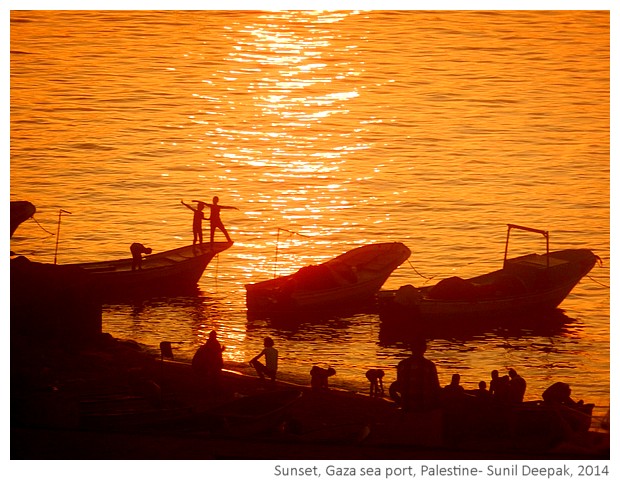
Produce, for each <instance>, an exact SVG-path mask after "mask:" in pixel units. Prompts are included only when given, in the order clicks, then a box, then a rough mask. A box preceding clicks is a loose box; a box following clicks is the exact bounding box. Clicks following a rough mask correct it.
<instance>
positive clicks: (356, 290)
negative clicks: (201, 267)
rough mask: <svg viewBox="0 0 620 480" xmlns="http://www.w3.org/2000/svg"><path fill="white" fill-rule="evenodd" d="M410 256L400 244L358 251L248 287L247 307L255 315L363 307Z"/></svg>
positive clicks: (368, 246) (393, 243) (389, 244)
mask: <svg viewBox="0 0 620 480" xmlns="http://www.w3.org/2000/svg"><path fill="white" fill-rule="evenodd" d="M409 255H411V251H410V250H409V248H407V247H406V246H405V245H404V244H402V243H399V242H391V243H377V244H371V245H364V246H361V247H357V248H354V249H353V250H350V251H348V252H346V253H343V254H342V255H339V256H337V257H335V258H333V259H331V260H329V261H327V262H325V263H322V264H320V265H309V266H306V267H303V268H301V269H300V270H298V271H297V272H296V273H294V274H292V275H286V276H282V277H278V278H274V279H272V280H266V281H264V282H259V283H254V284H248V285H246V286H245V288H246V304H247V307H248V310H249V311H250V312H255V313H258V312H263V313H285V312H300V311H304V310H306V309H312V310H320V309H324V308H328V307H334V306H337V307H344V306H346V305H360V304H362V303H363V302H368V301H371V300H373V299H374V295H375V294H376V293H377V292H378V291H379V289H380V288H381V286H382V285H383V284H384V283H385V281H386V280H387V279H388V277H389V276H390V275H391V274H392V272H393V271H394V270H395V269H396V268H397V267H398V266H399V265H400V264H402V263H403V262H404V261H405V260H406V259H407V258H409ZM306 311H307V310H306Z"/></svg>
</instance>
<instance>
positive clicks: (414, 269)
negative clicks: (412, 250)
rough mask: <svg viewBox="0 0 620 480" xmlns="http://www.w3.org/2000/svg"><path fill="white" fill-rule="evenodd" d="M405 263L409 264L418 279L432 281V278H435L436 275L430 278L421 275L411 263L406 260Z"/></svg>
mask: <svg viewBox="0 0 620 480" xmlns="http://www.w3.org/2000/svg"><path fill="white" fill-rule="evenodd" d="M407 263H408V264H409V266H410V267H411V268H412V269H413V271H414V272H415V273H417V274H418V275H419V276H420V277H422V278H426V280H432V279H433V278H435V277H436V276H437V275H433V276H432V277H427V276H425V275H422V274H421V273H420V272H418V271H417V269H416V268H415V267H414V266H413V263H411V260H407Z"/></svg>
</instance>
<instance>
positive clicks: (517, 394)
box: [508, 368, 527, 403]
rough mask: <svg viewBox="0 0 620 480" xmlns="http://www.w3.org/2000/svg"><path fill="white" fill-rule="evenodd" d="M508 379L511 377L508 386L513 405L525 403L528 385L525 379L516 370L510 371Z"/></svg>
mask: <svg viewBox="0 0 620 480" xmlns="http://www.w3.org/2000/svg"><path fill="white" fill-rule="evenodd" d="M508 377H510V383H509V384H508V385H509V389H508V390H509V397H510V401H511V402H513V403H521V402H523V397H524V396H525V388H526V385H527V384H526V382H525V379H524V378H523V377H522V376H521V375H519V374H518V373H517V371H516V370H515V369H514V368H511V369H509V370H508Z"/></svg>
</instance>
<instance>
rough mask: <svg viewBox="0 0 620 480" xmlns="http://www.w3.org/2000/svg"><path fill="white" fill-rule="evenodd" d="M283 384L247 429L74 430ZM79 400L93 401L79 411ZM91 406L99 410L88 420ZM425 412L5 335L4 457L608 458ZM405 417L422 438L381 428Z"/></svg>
mask: <svg viewBox="0 0 620 480" xmlns="http://www.w3.org/2000/svg"><path fill="white" fill-rule="evenodd" d="M286 390H288V391H290V390H296V391H299V392H301V399H300V400H298V401H297V402H295V403H293V404H292V405H291V406H290V407H288V408H287V410H286V415H285V416H283V417H282V418H278V419H277V421H274V422H272V424H265V425H262V426H261V428H262V430H260V431H259V430H256V431H251V432H250V433H241V432H243V431H245V430H247V428H246V427H247V425H241V428H240V429H237V428H236V427H235V428H228V426H226V429H220V430H212V429H211V430H209V429H207V430H209V431H205V430H204V429H202V430H201V429H190V430H185V431H182V432H179V431H176V430H170V429H167V428H162V429H159V428H157V427H153V426H152V428H147V429H134V428H129V427H131V426H128V425H125V424H124V423H123V422H120V423H118V424H115V425H113V426H112V425H111V424H110V425H107V424H103V425H102V424H97V427H96V428H84V423H83V422H84V419H85V418H91V419H92V418H98V419H99V420H100V419H101V418H107V417H106V416H105V415H108V414H109V415H110V416H109V418H117V417H118V413H119V411H121V410H123V411H124V410H126V409H127V408H131V411H132V412H133V413H132V415H130V416H128V417H127V418H134V414H140V415H147V414H149V415H153V416H152V417H151V418H152V419H153V421H154V422H155V423H158V422H159V421H161V418H162V416H164V415H167V414H169V413H170V412H172V411H177V410H180V409H185V410H191V411H193V412H204V411H208V410H209V409H211V408H214V407H217V406H218V405H222V404H226V403H228V402H230V401H232V400H234V399H238V398H243V397H248V396H253V395H259V394H261V393H266V392H270V391H286ZM103 400H105V401H103ZM130 402H132V403H131V404H130ZM85 405H87V406H88V408H90V409H92V411H90V410H89V411H87V412H86V416H85ZM119 409H120V410H119ZM175 409H176V410H175ZM92 412H96V413H97V414H99V413H101V412H103V413H105V415H98V416H94V417H93V416H92V415H91V414H92ZM89 415H91V416H89ZM425 417H426V418H423V417H420V418H417V419H413V420H412V419H411V418H406V417H404V416H403V414H402V412H400V411H399V410H398V409H397V408H396V406H395V404H394V403H393V402H391V401H390V400H387V399H385V398H371V397H369V396H367V395H364V394H360V393H354V392H349V391H344V390H339V389H330V390H329V391H326V392H313V391H312V390H311V389H310V388H309V387H308V386H306V385H296V384H293V383H289V382H282V381H277V382H276V384H275V385H271V384H270V383H267V384H265V383H263V382H260V381H259V380H258V378H256V377H255V376H251V375H245V374H243V373H241V372H232V371H225V372H224V373H223V377H222V383H221V390H220V392H219V393H218V394H217V395H214V394H213V392H212V391H210V390H208V389H206V388H205V386H204V384H203V383H202V382H200V381H199V379H198V378H197V377H196V375H195V374H194V372H193V371H192V370H191V366H190V365H189V364H187V363H181V362H174V361H162V360H161V359H160V358H159V357H157V356H154V355H153V354H149V353H148V352H146V351H144V349H142V347H141V346H140V345H137V344H135V343H133V342H125V341H120V340H117V339H114V338H112V337H111V336H109V335H107V334H102V335H100V336H99V337H98V338H97V339H95V340H92V341H90V342H87V343H85V344H84V343H83V344H75V343H74V344H62V343H61V342H59V341H44V340H33V339H31V338H27V337H13V338H12V341H11V459H14V460H17V459H21V460H35V459H55V460H75V459H91V460H95V459H99V460H115V459H116V460H119V459H133V460H138V459H170V460H172V459H185V460H190V459H228V460H233V459H237V460H276V459H277V460H301V459H313V460H371V459H376V460H380V459H427V460H428V459H437V460H441V459H443V460H460V459H463V460H467V459H504V460H508V459H537V460H544V459H609V434H608V433H592V432H590V433H588V434H587V435H581V436H579V437H576V436H575V437H574V438H571V439H570V441H564V442H559V443H557V444H554V445H550V444H548V442H546V441H544V440H545V439H542V438H541V439H540V440H541V441H540V442H538V443H539V444H538V445H536V443H537V442H532V441H531V440H532V439H528V441H527V442H524V441H523V439H518V438H506V439H503V440H502V441H497V439H491V441H489V440H488V439H483V440H479V439H462V440H459V441H450V442H446V441H445V439H444V438H442V428H441V419H440V418H439V417H432V416H428V415H427V416H425ZM121 418H124V417H121ZM438 418H439V420H438ZM408 422H409V423H408ZM407 423H408V424H410V425H411V430H408V431H410V432H413V431H423V432H424V435H417V436H416V435H411V434H407V435H402V434H401V435H398V434H396V435H394V436H392V432H393V430H394V429H395V428H396V429H398V428H400V429H402V427H403V425H404V424H407ZM263 427H264V428H263ZM244 429H245V430H244Z"/></svg>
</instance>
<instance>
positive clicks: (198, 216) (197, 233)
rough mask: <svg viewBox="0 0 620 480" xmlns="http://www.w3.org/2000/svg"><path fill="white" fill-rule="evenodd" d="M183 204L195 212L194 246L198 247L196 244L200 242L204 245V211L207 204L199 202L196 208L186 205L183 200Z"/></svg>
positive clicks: (193, 226) (193, 227)
mask: <svg viewBox="0 0 620 480" xmlns="http://www.w3.org/2000/svg"><path fill="white" fill-rule="evenodd" d="M194 201H196V200H194ZM181 203H182V204H183V205H185V206H186V207H187V208H189V209H190V210H191V211H192V212H194V222H193V224H192V229H193V231H194V242H193V243H192V245H196V242H199V243H200V244H201V245H202V221H203V220H204V218H205V214H204V211H203V210H204V209H205V205H206V204H205V203H204V202H198V205H197V206H196V208H194V207H192V206H191V205H188V204H187V203H185V202H184V201H183V200H181Z"/></svg>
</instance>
